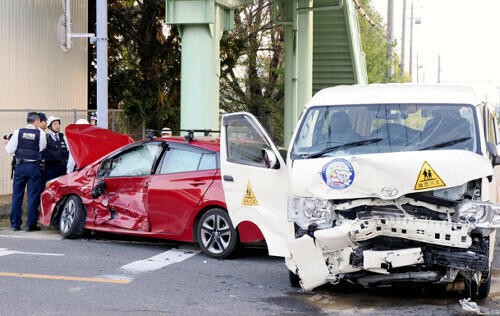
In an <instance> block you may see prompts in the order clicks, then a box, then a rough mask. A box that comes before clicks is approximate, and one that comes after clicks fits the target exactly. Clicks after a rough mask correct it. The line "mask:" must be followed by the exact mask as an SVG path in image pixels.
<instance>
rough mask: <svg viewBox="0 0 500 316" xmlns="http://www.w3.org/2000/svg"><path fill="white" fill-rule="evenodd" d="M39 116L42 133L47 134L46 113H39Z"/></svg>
mask: <svg viewBox="0 0 500 316" xmlns="http://www.w3.org/2000/svg"><path fill="white" fill-rule="evenodd" d="M38 116H40V128H41V129H42V131H44V132H46V131H45V130H46V129H47V116H45V113H42V112H38Z"/></svg>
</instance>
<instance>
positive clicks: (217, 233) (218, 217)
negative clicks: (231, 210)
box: [196, 208, 240, 259]
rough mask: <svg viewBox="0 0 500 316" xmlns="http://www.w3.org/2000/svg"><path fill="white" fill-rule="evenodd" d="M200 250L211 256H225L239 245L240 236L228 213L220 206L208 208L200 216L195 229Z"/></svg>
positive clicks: (230, 253)
mask: <svg viewBox="0 0 500 316" xmlns="http://www.w3.org/2000/svg"><path fill="white" fill-rule="evenodd" d="M196 233H197V238H198V243H199V244H200V248H201V250H202V251H203V252H204V253H205V254H206V255H207V256H209V257H212V258H221V259H222V258H227V257H229V256H231V255H233V254H234V253H235V252H236V250H237V249H238V247H239V244H240V240H239V239H240V238H239V234H238V231H237V230H236V229H234V227H233V224H232V223H231V219H230V218H229V214H227V212H226V211H224V210H222V209H220V208H213V209H210V210H208V211H207V212H206V213H205V214H203V216H202V217H201V218H200V221H199V222H198V227H197V230H196Z"/></svg>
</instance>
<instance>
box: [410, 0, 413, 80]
mask: <svg viewBox="0 0 500 316" xmlns="http://www.w3.org/2000/svg"><path fill="white" fill-rule="evenodd" d="M410 22H411V25H410V82H413V0H412V2H411V19H410Z"/></svg>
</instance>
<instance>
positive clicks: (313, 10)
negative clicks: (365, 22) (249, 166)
mask: <svg viewBox="0 0 500 316" xmlns="http://www.w3.org/2000/svg"><path fill="white" fill-rule="evenodd" d="M252 3H253V0H166V23H167V24H176V25H177V26H178V28H179V32H180V35H181V38H182V57H181V128H182V129H186V128H189V129H193V128H196V129H198V128H199V129H206V128H211V129H218V124H219V74H220V69H219V67H220V63H219V56H220V49H219V42H220V39H221V36H222V33H223V32H224V31H228V30H231V29H232V28H233V25H234V9H235V8H237V7H239V6H244V5H250V4H252ZM356 4H357V1H356V0H314V1H313V0H273V18H274V20H275V22H276V23H277V24H278V25H283V27H284V28H285V127H284V128H285V130H284V138H285V144H288V142H289V140H290V138H291V136H292V133H293V130H294V128H295V125H296V124H297V121H298V118H299V115H300V112H301V111H302V108H303V106H304V104H305V103H306V102H308V101H309V99H310V98H311V97H312V95H313V93H315V92H317V91H318V90H320V89H323V88H326V87H331V86H335V85H341V84H345V85H351V84H357V83H366V82H367V75H366V66H365V59H364V55H363V52H362V50H361V41H360V34H359V28H358V15H357V9H356ZM193 113H196V115H193Z"/></svg>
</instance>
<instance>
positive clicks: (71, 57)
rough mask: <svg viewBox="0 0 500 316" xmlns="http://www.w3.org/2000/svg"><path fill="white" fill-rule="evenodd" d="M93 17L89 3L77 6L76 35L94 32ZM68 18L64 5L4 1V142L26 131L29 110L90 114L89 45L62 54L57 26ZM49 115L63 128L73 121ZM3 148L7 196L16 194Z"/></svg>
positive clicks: (0, 118) (77, 1) (0, 19)
mask: <svg viewBox="0 0 500 316" xmlns="http://www.w3.org/2000/svg"><path fill="white" fill-rule="evenodd" d="M87 11H88V0H71V17H72V22H73V30H74V32H75V33H87V32H88V28H87ZM63 13H64V12H63V7H62V2H61V0H0V137H1V136H3V135H8V134H10V133H12V132H13V131H14V130H15V129H18V128H21V127H23V126H24V125H26V114H27V112H26V110H25V109H27V108H30V109H32V110H39V109H44V110H45V109H52V110H69V109H87V51H88V39H86V38H85V39H78V38H75V39H73V43H74V45H73V48H72V50H71V52H69V53H68V54H66V53H64V52H63V51H62V50H61V49H60V46H59V43H58V41H57V33H56V26H57V23H58V21H59V17H60V16H61V15H62V14H63ZM5 109H19V110H21V109H24V110H25V111H19V112H2V111H1V110H5ZM45 112H46V114H47V116H49V115H57V116H60V117H61V119H62V120H63V122H62V125H63V126H65V125H67V124H70V123H72V121H73V120H72V118H73V113H72V112H68V113H67V115H66V112H64V113H61V112H56V111H53V113H51V112H50V111H45ZM61 114H65V115H61ZM66 116H68V117H67V118H66ZM70 120H71V121H70ZM2 142H3V140H2ZM0 147H1V148H0V195H3V194H9V193H11V192H12V189H11V188H12V182H11V181H10V160H11V157H10V156H9V155H7V154H6V152H5V150H4V149H3V145H0Z"/></svg>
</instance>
